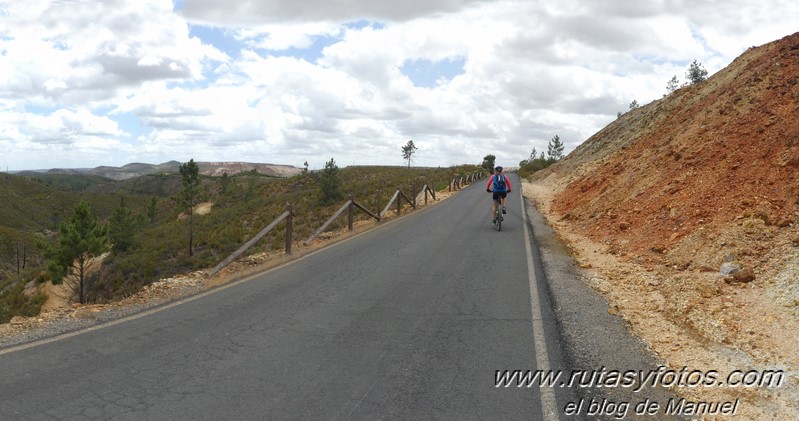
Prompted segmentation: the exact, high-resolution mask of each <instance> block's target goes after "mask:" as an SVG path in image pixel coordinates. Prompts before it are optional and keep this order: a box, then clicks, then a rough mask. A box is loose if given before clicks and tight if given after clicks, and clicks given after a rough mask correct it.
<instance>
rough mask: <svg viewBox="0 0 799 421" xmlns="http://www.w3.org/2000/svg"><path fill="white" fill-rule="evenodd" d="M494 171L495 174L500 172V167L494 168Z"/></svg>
mask: <svg viewBox="0 0 799 421" xmlns="http://www.w3.org/2000/svg"><path fill="white" fill-rule="evenodd" d="M494 171H496V172H500V171H502V167H500V166H497V167H496V168H494Z"/></svg>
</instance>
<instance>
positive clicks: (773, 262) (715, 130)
mask: <svg viewBox="0 0 799 421" xmlns="http://www.w3.org/2000/svg"><path fill="white" fill-rule="evenodd" d="M527 192H529V194H528V193H527ZM526 194H528V195H529V196H530V197H533V198H534V199H535V200H536V204H537V205H538V207H539V209H541V210H542V212H543V213H544V214H545V216H547V218H548V219H549V221H550V223H552V224H553V226H554V227H555V229H556V231H557V232H558V233H559V235H561V237H563V238H564V239H565V240H566V241H567V242H568V243H569V244H571V246H572V249H573V250H574V252H575V254H576V255H577V257H578V258H579V259H580V261H581V262H582V263H583V266H584V267H587V268H590V269H591V271H589V272H592V274H591V275H590V277H592V278H591V279H589V282H590V283H591V284H592V285H593V286H595V287H596V288H597V289H598V290H599V291H600V292H602V293H603V294H604V295H605V296H606V297H607V298H608V301H609V303H610V304H611V308H612V311H614V312H615V311H618V312H619V314H621V315H622V316H623V317H624V318H625V319H626V320H628V321H629V322H630V325H631V327H632V330H633V331H634V332H635V333H636V334H638V335H639V336H641V337H642V338H643V339H644V340H645V341H647V343H649V345H650V346H651V347H652V349H653V350H654V351H655V352H657V353H658V354H659V355H660V356H661V357H663V358H664V359H665V360H666V361H668V362H669V364H671V365H675V366H679V367H681V366H683V365H687V366H689V367H692V366H693V367H696V365H703V364H704V365H705V366H704V367H698V368H700V369H702V368H704V369H717V370H718V369H721V367H718V366H713V364H716V365H726V366H727V368H729V369H742V370H746V369H750V368H757V369H766V368H772V369H784V370H788V372H790V373H791V375H790V376H789V377H790V381H789V382H788V383H789V384H788V385H784V386H782V387H781V388H780V389H779V390H778V391H777V390H770V389H767V388H759V389H757V388H753V389H749V390H746V391H742V390H740V389H738V390H729V389H725V388H719V389H718V390H714V391H708V390H689V391H685V393H686V394H688V395H698V396H700V397H703V398H708V397H710V398H719V397H724V398H730V397H732V396H739V397H742V399H744V400H745V401H746V404H745V405H744V406H745V407H746V408H748V409H742V410H743V411H746V412H745V413H746V414H747V415H746V417H745V418H742V419H758V418H759V416H760V415H764V416H765V414H764V413H763V411H766V410H768V411H772V410H773V411H778V412H776V413H783V412H782V411H789V412H784V413H790V414H792V415H791V417H795V416H796V413H799V403H797V402H799V393H797V372H799V371H798V370H799V339H798V338H799V314H798V313H799V33H797V34H793V35H790V36H787V37H785V38H783V39H781V40H778V41H775V42H772V43H769V44H766V45H763V46H760V47H753V48H750V49H749V50H747V51H746V52H745V53H744V54H743V55H741V56H740V57H738V58H737V59H736V60H735V61H734V62H732V63H731V64H730V65H729V66H728V67H727V68H725V69H723V70H721V71H719V72H718V73H717V74H715V75H713V76H712V77H710V78H709V79H708V80H706V81H704V82H702V83H699V84H696V85H691V86H687V87H684V88H681V89H679V90H677V91H675V92H673V93H671V94H669V95H668V96H666V97H664V98H662V99H660V100H657V101H654V102H652V103H650V104H648V105H646V106H643V107H640V108H638V109H635V110H632V111H630V112H628V113H626V114H624V115H622V116H621V117H620V118H619V119H617V120H616V121H614V122H613V123H611V124H610V125H608V126H607V127H606V128H604V129H603V130H601V131H600V132H598V133H597V134H595V135H594V136H592V137H591V138H590V139H588V140H586V141H585V142H584V143H583V144H582V145H581V146H580V147H578V148H577V149H576V150H575V151H574V152H572V153H571V154H569V156H568V157H566V158H565V159H563V160H562V161H561V162H559V163H557V164H555V165H553V166H552V167H550V168H549V169H547V170H546V171H543V172H541V173H539V174H536V176H535V179H534V180H533V182H532V184H531V185H528V186H527V190H526ZM771 415H773V413H769V414H768V417H766V418H764V419H772V418H771ZM776 419H782V418H780V417H777V418H776ZM785 419H789V418H785ZM790 419H795V418H790Z"/></svg>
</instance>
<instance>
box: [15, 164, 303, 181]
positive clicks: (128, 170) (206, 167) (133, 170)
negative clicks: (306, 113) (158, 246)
mask: <svg viewBox="0 0 799 421" xmlns="http://www.w3.org/2000/svg"><path fill="white" fill-rule="evenodd" d="M195 162H197V166H198V167H199V169H200V174H201V175H208V176H222V175H223V174H224V173H227V174H228V175H229V176H232V175H236V174H240V173H245V172H252V171H255V172H257V173H259V174H261V175H266V176H270V177H291V176H294V175H297V174H300V173H302V169H300V168H297V167H294V166H292V165H283V164H269V163H256V162H241V161H195ZM180 165H181V163H180V162H178V161H167V162H163V163H161V164H147V163H140V162H132V163H129V164H125V165H123V166H121V167H115V166H108V165H102V166H98V167H94V168H51V169H47V170H39V171H20V172H18V173H17V174H19V175H23V176H24V175H35V174H41V173H46V174H67V175H71V174H88V175H95V176H99V177H104V178H108V179H111V180H118V181H119V180H127V179H130V178H134V177H139V176H142V175H149V174H173V173H178V172H179V171H180Z"/></svg>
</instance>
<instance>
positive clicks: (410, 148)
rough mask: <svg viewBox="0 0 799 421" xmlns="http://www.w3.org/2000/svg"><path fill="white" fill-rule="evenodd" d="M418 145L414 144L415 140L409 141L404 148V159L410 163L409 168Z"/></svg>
mask: <svg viewBox="0 0 799 421" xmlns="http://www.w3.org/2000/svg"><path fill="white" fill-rule="evenodd" d="M416 149H417V148H416V145H414V144H413V140H409V141H408V143H406V144H405V146H403V147H402V158H403V159H405V160H406V161H408V168H410V167H411V159H412V158H413V154H414V152H416Z"/></svg>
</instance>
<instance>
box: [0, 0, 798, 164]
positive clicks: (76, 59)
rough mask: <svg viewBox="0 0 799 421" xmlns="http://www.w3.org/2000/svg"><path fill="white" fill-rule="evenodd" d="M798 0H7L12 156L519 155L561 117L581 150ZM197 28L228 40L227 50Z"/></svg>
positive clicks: (349, 159) (2, 66)
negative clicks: (693, 65)
mask: <svg viewBox="0 0 799 421" xmlns="http://www.w3.org/2000/svg"><path fill="white" fill-rule="evenodd" d="M798 8H799V6H797V5H795V4H794V2H789V1H786V0H770V1H765V2H761V3H752V2H747V1H743V0H731V1H728V2H723V3H720V2H717V1H711V0H693V1H688V0H663V1H656V2H641V1H637V0H625V1H610V0H607V1H592V2H586V1H581V0H563V1H560V2H544V1H539V0H535V1H533V0H504V1H469V0H432V1H431V0H425V1H423V0H411V1H410V2H408V1H406V2H396V1H393V0H378V1H375V0H373V1H366V0H350V1H335V0H334V1H330V0H326V1H321V0H295V1H292V2H259V1H240V2H234V3H231V2H228V1H221V0H187V1H186V2H185V3H184V4H183V7H182V9H181V10H179V11H178V12H174V11H173V10H172V9H173V4H172V2H171V1H169V0H140V1H137V2H129V1H122V0H116V1H80V2H77V1H76V2H66V1H63V2H52V1H44V0H32V1H26V2H17V1H15V2H10V1H4V0H0V16H2V18H3V25H1V26H0V124H2V128H0V143H2V144H3V147H4V151H10V152H4V154H3V155H2V156H0V165H12V164H14V163H20V162H24V163H25V164H26V165H28V166H36V167H44V166H67V165H68V164H69V163H74V165H73V166H80V167H85V166H94V165H101V164H106V165H123V164H125V163H127V162H128V160H130V159H132V158H136V160H139V161H147V162H163V161H167V160H171V159H178V160H188V159H189V158H195V159H203V160H249V161H266V162H278V163H288V164H295V165H299V164H301V163H302V162H303V161H305V160H308V161H309V163H311V164H312V166H317V167H319V166H321V165H322V163H323V162H324V161H326V160H327V159H329V158H330V157H331V156H333V157H336V160H337V161H338V162H340V163H342V164H345V165H349V164H402V159H401V156H400V153H399V152H400V147H401V146H402V145H403V144H405V142H407V140H408V139H414V142H415V143H416V144H417V145H418V146H419V152H417V157H416V158H417V159H416V161H415V162H416V163H418V164H420V165H448V164H454V163H463V162H474V163H477V162H480V160H481V159H482V157H483V156H484V155H486V154H489V153H493V154H495V155H497V157H498V160H500V161H502V162H508V163H509V164H511V165H512V164H514V163H517V162H518V161H519V160H521V159H523V158H526V157H527V155H528V154H529V152H530V149H531V148H532V147H534V146H535V147H537V149H538V150H539V151H541V150H545V149H546V143H547V141H548V140H549V139H550V138H552V137H553V136H554V135H556V134H557V135H559V137H560V138H561V140H563V141H564V142H565V143H566V146H567V151H568V150H570V149H571V148H573V147H574V146H576V145H577V144H578V143H580V142H581V141H583V140H585V139H586V138H587V137H589V136H590V135H591V134H593V133H594V132H596V131H597V130H599V129H600V128H601V127H603V126H604V125H605V124H607V123H608V122H610V121H612V120H613V119H614V118H615V117H616V113H617V112H619V111H626V110H627V107H628V105H629V103H630V102H631V101H632V100H634V99H635V100H637V101H638V102H639V103H641V104H644V103H647V102H649V101H651V100H654V99H658V98H660V97H662V95H663V93H665V85H666V82H667V81H668V80H669V79H670V78H671V77H672V76H674V75H676V76H677V77H678V78H680V79H681V80H684V77H685V70H686V69H687V66H688V64H689V63H690V62H691V61H692V60H694V59H697V60H699V61H700V62H701V63H703V64H704V65H705V66H706V68H707V69H708V70H709V71H710V72H711V73H713V72H715V71H717V70H719V69H720V68H722V67H723V66H726V65H727V64H729V63H730V62H731V61H732V60H733V59H734V58H735V57H737V56H738V55H740V54H741V53H743V51H744V50H745V49H746V48H747V47H750V46H753V45H759V44H762V43H765V42H769V41H772V40H775V39H777V38H780V37H782V36H785V35H788V34H790V33H792V32H793V31H795V28H794V27H793V26H795V22H796V21H797V20H799V9H798ZM192 25H194V27H197V25H207V26H209V27H212V28H217V29H222V30H224V31H225V33H226V34H230V37H229V38H230V39H226V40H225V42H220V43H214V44H213V45H218V47H214V46H212V41H213V40H210V39H200V38H198V37H197V36H192V35H190V34H191V32H190V29H191V27H192ZM198 33H201V32H198ZM226 43H237V45H236V46H235V47H234V48H232V49H230V50H224V51H221V50H220V49H219V48H226V46H227V44H226ZM322 47H324V48H322ZM308 57H311V58H308ZM420 60H426V62H429V63H431V64H435V63H444V62H447V61H451V60H456V61H457V62H458V63H459V64H460V63H462V64H463V69H462V71H461V72H458V73H457V74H456V75H455V76H454V77H451V78H445V79H441V80H440V82H439V83H438V84H436V85H434V86H433V87H420V86H414V84H413V81H412V79H411V78H409V77H408V76H406V75H405V74H403V66H404V65H405V64H407V63H413V62H416V61H420ZM7 145H9V147H8V148H6V146H7ZM31 157H32V158H31ZM61 160H63V162H65V163H60V162H61ZM89 160H90V162H89ZM4 161H5V162H4Z"/></svg>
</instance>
